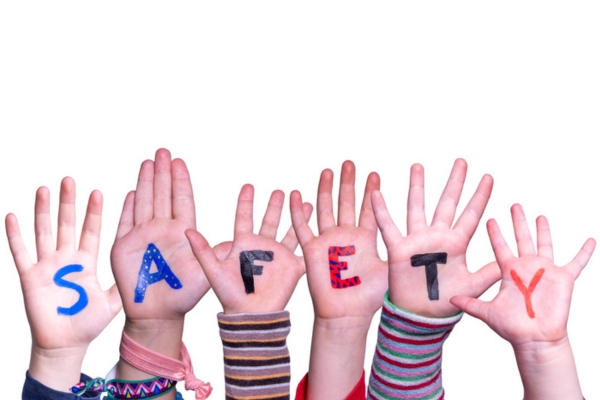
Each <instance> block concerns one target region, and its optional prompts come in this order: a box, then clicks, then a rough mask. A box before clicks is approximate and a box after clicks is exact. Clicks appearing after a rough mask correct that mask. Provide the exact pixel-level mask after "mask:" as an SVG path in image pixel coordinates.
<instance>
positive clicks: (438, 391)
mask: <svg viewBox="0 0 600 400" xmlns="http://www.w3.org/2000/svg"><path fill="white" fill-rule="evenodd" d="M461 317H462V313H459V314H456V315H454V316H451V317H447V318H427V317H422V316H419V315H416V314H412V313H410V312H408V311H405V310H402V309H401V308H398V307H396V306H395V305H393V304H392V303H391V302H390V300H389V294H386V295H385V301H384V304H383V309H382V311H381V323H380V324H379V333H378V337H377V348H376V350H375V357H374V359H373V365H372V368H371V378H370V379H369V390H368V397H367V398H368V399H386V400H387V399H411V400H438V399H439V400H441V399H443V398H444V388H443V387H442V346H443V344H444V341H445V340H446V338H447V337H448V335H450V332H451V331H452V328H454V325H456V323H458V321H460V319H461Z"/></svg>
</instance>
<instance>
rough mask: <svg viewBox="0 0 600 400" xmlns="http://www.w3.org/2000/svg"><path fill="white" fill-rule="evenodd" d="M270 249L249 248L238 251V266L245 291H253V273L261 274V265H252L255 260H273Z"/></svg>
mask: <svg viewBox="0 0 600 400" xmlns="http://www.w3.org/2000/svg"><path fill="white" fill-rule="evenodd" d="M273 256H274V254H273V252H272V251H263V250H251V251H242V252H241V253H240V268H241V270H242V280H243V281H244V288H245V289H246V293H248V294H250V293H254V275H262V270H263V266H262V265H254V261H255V260H259V261H273Z"/></svg>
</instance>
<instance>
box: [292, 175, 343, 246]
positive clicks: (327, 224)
mask: <svg viewBox="0 0 600 400" xmlns="http://www.w3.org/2000/svg"><path fill="white" fill-rule="evenodd" d="M332 190H333V171H331V170H330V169H325V170H323V172H321V179H319V189H318V191H319V193H317V226H318V229H319V233H321V232H323V231H325V230H327V229H329V228H332V227H334V226H335V218H334V216H333V199H332V194H331V191H332ZM300 243H302V241H300Z"/></svg>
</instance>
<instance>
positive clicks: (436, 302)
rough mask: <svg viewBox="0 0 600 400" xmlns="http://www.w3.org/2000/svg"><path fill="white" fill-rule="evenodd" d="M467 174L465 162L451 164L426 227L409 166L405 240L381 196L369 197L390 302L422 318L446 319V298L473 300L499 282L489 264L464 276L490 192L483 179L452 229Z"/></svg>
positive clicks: (418, 180)
mask: <svg viewBox="0 0 600 400" xmlns="http://www.w3.org/2000/svg"><path fill="white" fill-rule="evenodd" d="M466 173H467V163H466V162H465V161H464V160H462V159H458V160H456V162H455V163H454V167H453V168H452V172H451V174H450V178H449V179H448V183H447V184H446V188H445V189H444V192H443V193H442V196H441V198H440V201H439V203H438V205H437V208H436V210H435V214H434V216H433V220H432V222H431V225H427V220H426V218H425V209H424V205H425V204H424V203H425V195H424V172H423V167H422V166H421V165H419V164H415V165H413V166H412V168H411V174H410V189H409V193H408V216H407V229H408V232H407V236H402V234H401V233H400V231H399V230H398V228H397V227H396V225H395V224H394V222H393V221H392V218H391V216H390V214H389V213H388V211H387V208H386V206H385V203H384V201H383V197H382V195H381V193H379V192H374V193H373V195H372V202H373V209H374V211H375V217H376V219H377V224H378V225H379V229H380V230H381V233H382V236H383V240H384V242H385V245H386V247H387V249H388V257H389V264H390V267H389V282H390V294H389V296H390V301H391V302H392V303H393V304H395V305H396V306H398V307H400V308H403V309H405V310H407V311H410V312H413V313H416V314H419V315H422V316H426V317H447V316H451V315H454V314H456V313H457V312H458V311H459V310H458V309H457V308H456V307H455V306H453V305H452V304H450V302H449V300H450V298H451V297H452V296H455V295H457V294H465V295H468V296H472V297H478V296H479V295H481V294H482V293H483V292H484V291H486V290H487V289H488V288H489V287H490V286H491V285H492V284H493V283H494V282H496V281H497V280H498V279H500V271H499V269H498V267H497V265H496V264H495V263H492V264H488V265H486V266H485V267H483V268H481V269H480V270H479V271H477V272H475V273H471V272H469V270H468V269H467V265H466V257H465V253H466V251H467V246H468V244H469V241H470V240H471V237H472V236H473V234H474V233H475V229H476V228H477V224H478V223H479V220H480V218H481V216H482V214H483V211H484V210H485V206H486V205H487V202H488V199H489V197H490V193H491V191H492V184H493V181H492V177H491V176H489V175H485V176H484V177H483V178H482V179H481V182H480V183H479V186H478V188H477V191H476V192H475V194H474V195H473V197H472V198H471V200H470V201H469V203H468V204H467V206H466V207H465V210H464V211H463V213H462V214H461V216H460V217H459V218H458V220H457V221H456V223H455V224H454V226H452V223H453V221H454V217H455V214H456V207H457V205H458V201H459V200H460V195H461V192H462V189H463V184H464V182H465V177H466Z"/></svg>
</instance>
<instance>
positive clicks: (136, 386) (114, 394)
mask: <svg viewBox="0 0 600 400" xmlns="http://www.w3.org/2000/svg"><path fill="white" fill-rule="evenodd" d="M176 384H177V381H174V380H172V379H167V378H162V377H160V376H157V377H154V378H151V379H146V380H143V381H122V380H117V379H114V380H110V381H107V382H106V391H107V392H108V396H107V397H106V398H107V399H109V400H116V399H145V398H153V397H154V398H156V397H160V396H162V395H164V394H167V393H169V392H170V391H172V390H173V389H175V385H176Z"/></svg>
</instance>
